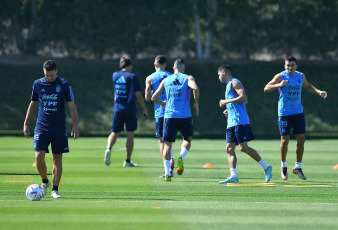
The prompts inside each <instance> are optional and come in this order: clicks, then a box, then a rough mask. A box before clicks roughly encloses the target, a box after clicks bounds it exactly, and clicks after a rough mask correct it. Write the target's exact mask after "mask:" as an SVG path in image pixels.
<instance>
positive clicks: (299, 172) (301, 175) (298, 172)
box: [293, 168, 306, 180]
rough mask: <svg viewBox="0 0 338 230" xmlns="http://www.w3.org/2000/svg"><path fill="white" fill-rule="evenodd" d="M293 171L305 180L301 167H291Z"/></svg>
mask: <svg viewBox="0 0 338 230" xmlns="http://www.w3.org/2000/svg"><path fill="white" fill-rule="evenodd" d="M293 173H294V174H297V175H298V176H299V178H300V179H303V180H306V177H305V176H304V174H303V171H302V169H301V168H299V169H296V168H294V169H293Z"/></svg>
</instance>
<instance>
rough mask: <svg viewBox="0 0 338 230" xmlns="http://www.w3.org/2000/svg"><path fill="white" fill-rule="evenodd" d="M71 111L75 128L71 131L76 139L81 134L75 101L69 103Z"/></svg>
mask: <svg viewBox="0 0 338 230" xmlns="http://www.w3.org/2000/svg"><path fill="white" fill-rule="evenodd" d="M67 104H68V108H69V113H70V116H71V118H72V121H73V128H72V131H71V136H72V137H73V138H74V140H76V139H77V138H78V137H79V135H80V130H79V124H78V116H77V109H76V105H75V103H74V101H69V102H68V103H67Z"/></svg>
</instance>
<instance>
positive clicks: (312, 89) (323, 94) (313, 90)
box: [303, 75, 327, 99]
mask: <svg viewBox="0 0 338 230" xmlns="http://www.w3.org/2000/svg"><path fill="white" fill-rule="evenodd" d="M303 88H304V89H306V90H307V91H309V92H311V93H314V94H317V95H319V96H320V97H322V98H324V99H326V97H327V92H326V91H322V90H319V89H317V88H316V87H314V86H313V85H312V84H310V83H309V82H308V81H307V80H306V77H305V75H304V81H303Z"/></svg>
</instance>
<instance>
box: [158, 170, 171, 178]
mask: <svg viewBox="0 0 338 230" xmlns="http://www.w3.org/2000/svg"><path fill="white" fill-rule="evenodd" d="M170 174H171V176H170V177H174V174H173V171H170ZM165 175H166V174H165V173H163V175H161V176H159V178H165Z"/></svg>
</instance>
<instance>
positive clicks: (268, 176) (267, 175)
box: [264, 165, 272, 183]
mask: <svg viewBox="0 0 338 230" xmlns="http://www.w3.org/2000/svg"><path fill="white" fill-rule="evenodd" d="M264 173H265V182H266V183H268V182H269V181H270V180H271V178H272V166H271V165H269V167H267V168H266V169H265V170H264Z"/></svg>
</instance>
